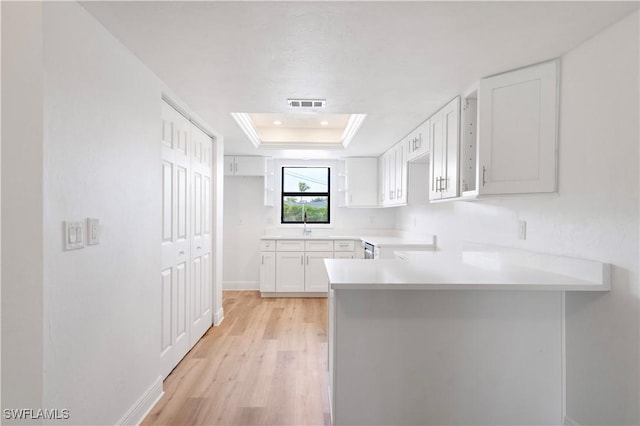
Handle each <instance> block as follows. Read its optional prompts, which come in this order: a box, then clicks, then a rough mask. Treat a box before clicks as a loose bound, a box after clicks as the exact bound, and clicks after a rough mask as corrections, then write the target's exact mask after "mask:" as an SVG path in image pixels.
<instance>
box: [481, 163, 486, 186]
mask: <svg viewBox="0 0 640 426" xmlns="http://www.w3.org/2000/svg"><path fill="white" fill-rule="evenodd" d="M486 173H487V168H486V167H485V166H482V186H485V185H486V184H487V180H486V179H485V175H486Z"/></svg>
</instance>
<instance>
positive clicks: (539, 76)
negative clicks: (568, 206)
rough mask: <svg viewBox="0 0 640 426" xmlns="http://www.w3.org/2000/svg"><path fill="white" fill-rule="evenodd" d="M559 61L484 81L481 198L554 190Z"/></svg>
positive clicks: (481, 89)
mask: <svg viewBox="0 0 640 426" xmlns="http://www.w3.org/2000/svg"><path fill="white" fill-rule="evenodd" d="M558 68H559V62H558V61H557V60H555V61H550V62H545V63H542V64H537V65H533V66H530V67H526V68H521V69H518V70H515V71H510V72H506V73H504V74H499V75H496V76H493V77H489V78H485V79H482V80H480V85H479V91H478V100H479V102H478V109H479V111H478V120H479V125H478V130H479V133H478V157H479V160H478V164H479V170H478V174H479V185H478V186H479V193H480V194H514V193H536V192H554V191H556V170H557V165H556V163H557V133H558Z"/></svg>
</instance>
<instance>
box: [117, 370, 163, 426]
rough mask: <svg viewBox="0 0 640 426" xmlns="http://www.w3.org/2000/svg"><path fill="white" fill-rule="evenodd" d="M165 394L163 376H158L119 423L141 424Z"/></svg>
mask: <svg viewBox="0 0 640 426" xmlns="http://www.w3.org/2000/svg"><path fill="white" fill-rule="evenodd" d="M162 395H164V389H163V388H162V376H158V378H157V379H156V381H155V382H153V384H152V385H151V386H150V387H149V389H147V390H146V392H145V393H143V394H142V396H141V397H140V398H138V400H137V401H136V402H135V403H134V404H133V405H132V406H131V408H129V410H127V412H126V413H125V415H124V416H122V418H121V419H120V420H119V421H118V423H116V424H117V425H139V424H140V423H141V422H142V421H143V420H144V418H145V417H146V416H147V414H149V412H150V411H151V409H152V408H153V406H154V405H156V403H157V402H158V401H159V400H160V398H162Z"/></svg>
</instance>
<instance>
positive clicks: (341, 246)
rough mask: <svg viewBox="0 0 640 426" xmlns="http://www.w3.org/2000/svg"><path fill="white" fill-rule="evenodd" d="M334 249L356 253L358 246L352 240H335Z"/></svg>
mask: <svg viewBox="0 0 640 426" xmlns="http://www.w3.org/2000/svg"><path fill="white" fill-rule="evenodd" d="M333 249H334V250H335V251H354V250H355V249H356V244H355V242H354V241H352V240H335V241H334V243H333Z"/></svg>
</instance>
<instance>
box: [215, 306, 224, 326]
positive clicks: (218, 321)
mask: <svg viewBox="0 0 640 426" xmlns="http://www.w3.org/2000/svg"><path fill="white" fill-rule="evenodd" d="M223 319H224V309H223V308H220V310H219V311H218V312H216V313H215V314H213V325H214V326H216V327H217V326H219V325H220V324H222V320H223Z"/></svg>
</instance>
